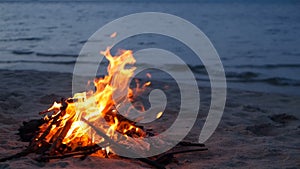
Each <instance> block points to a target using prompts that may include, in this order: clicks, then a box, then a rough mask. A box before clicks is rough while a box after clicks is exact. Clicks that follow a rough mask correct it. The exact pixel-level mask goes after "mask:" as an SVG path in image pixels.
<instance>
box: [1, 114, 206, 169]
mask: <svg viewBox="0 0 300 169" xmlns="http://www.w3.org/2000/svg"><path fill="white" fill-rule="evenodd" d="M43 122H44V121H43V119H40V120H30V121H29V122H23V126H21V127H20V129H19V135H20V138H21V141H26V142H28V141H30V140H32V139H33V138H34V135H35V133H36V132H37V131H38V129H39V126H40V125H41V124H43ZM182 147H189V148H188V149H183V148H182ZM191 147H197V148H193V149H190V148H191ZM45 149H46V148H45ZM176 149H180V150H176ZM41 150H42V149H38V150H37V151H34V149H31V148H30V146H28V148H27V149H25V150H24V151H22V152H20V153H17V154H15V155H13V156H10V157H7V158H2V159H0V162H3V161H7V160H11V159H15V158H19V157H22V156H26V155H28V154H30V153H37V154H40V155H39V157H38V158H36V160H37V161H39V162H49V161H50V160H53V159H63V158H68V157H79V159H81V160H84V159H85V158H87V157H88V156H89V155H92V154H94V153H96V152H97V154H98V156H99V154H100V153H102V154H103V156H102V157H105V158H114V157H113V155H109V154H107V153H106V151H105V150H104V149H103V148H102V147H100V146H99V145H97V144H95V145H91V146H85V147H81V148H78V149H76V150H75V151H71V152H67V153H63V154H54V155H53V154H51V155H50V153H49V152H47V151H41ZM205 150H207V148H205V145H204V144H199V143H190V142H180V143H179V144H178V145H177V146H176V147H174V148H173V149H172V150H170V151H168V152H166V153H163V154H161V155H158V156H155V157H151V158H138V159H137V160H140V161H142V162H145V163H147V164H149V165H151V166H153V167H156V168H165V167H164V166H165V165H167V164H170V163H172V162H174V161H176V158H175V157H174V155H175V154H180V153H188V152H195V151H205ZM101 151H102V152H101ZM99 157H101V156H99Z"/></svg>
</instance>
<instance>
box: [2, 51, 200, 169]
mask: <svg viewBox="0 0 300 169" xmlns="http://www.w3.org/2000/svg"><path fill="white" fill-rule="evenodd" d="M102 54H103V55H104V56H105V57H106V58H107V59H108V60H109V61H110V64H109V66H108V68H107V72H108V75H107V76H105V77H104V78H99V79H95V80H94V86H95V88H96V90H95V91H87V92H83V93H76V94H75V95H74V97H72V98H68V99H61V101H60V102H54V103H53V105H52V106H51V107H50V108H48V109H47V110H45V111H42V112H40V114H41V115H45V117H44V119H43V120H40V121H39V122H38V123H37V124H36V125H33V126H36V127H38V130H36V129H34V130H33V131H36V133H35V134H32V133H31V134H25V136H26V137H27V140H28V137H32V136H33V135H34V137H33V138H32V139H31V142H30V144H29V146H28V147H27V149H26V150H24V151H23V152H21V153H18V154H16V155H14V156H11V157H8V158H4V159H0V161H5V160H9V159H12V158H16V157H20V156H24V155H27V154H29V153H38V154H41V156H40V157H39V158H37V160H39V161H48V160H50V159H56V158H66V157H70V156H80V157H81V158H85V157H87V156H88V155H91V154H93V155H95V156H99V157H108V155H109V154H110V153H113V152H114V149H113V148H112V147H120V146H125V147H126V148H127V149H128V151H130V153H134V151H131V150H130V148H138V149H140V150H144V151H148V150H149V149H150V148H151V147H149V144H147V143H146V142H142V141H141V142H139V143H138V144H137V142H134V143H135V145H134V146H133V145H123V143H124V140H134V139H132V138H145V137H151V136H153V135H154V134H153V133H149V132H146V131H145V130H144V128H143V127H142V126H138V125H137V124H136V122H133V121H130V120H128V119H127V118H125V117H124V116H122V115H120V114H119V113H118V111H117V108H116V107H118V106H120V105H121V104H123V103H124V102H125V103H126V102H127V103H132V102H133V101H134V98H135V96H136V95H138V94H140V93H141V92H143V91H144V90H145V89H146V87H148V86H150V85H151V82H150V81H147V82H146V83H144V85H140V84H139V85H137V86H136V88H135V89H131V88H129V87H128V86H129V82H130V80H131V77H132V76H133V73H134V70H135V67H133V66H132V67H129V68H128V65H133V64H134V63H135V59H134V57H133V55H132V51H130V50H125V51H121V53H120V55H119V56H112V55H111V54H110V52H109V49H107V50H106V51H105V52H102ZM147 77H151V75H150V74H147ZM114 94H117V95H118V96H120V97H118V98H117V99H116V98H114V97H113V95H114ZM124 95H125V96H124ZM139 105H140V106H141V105H142V104H139ZM140 108H141V110H144V108H143V106H141V107H140ZM157 113H158V114H157V116H156V117H157V118H160V117H161V116H162V114H163V112H157ZM24 125H27V124H24ZM33 133H34V132H33ZM116 133H119V135H116ZM136 145H139V146H136ZM182 145H183V146H184V145H185V146H186V145H188V146H195V145H196V146H201V147H202V146H203V145H202V144H201V145H199V144H182ZM196 150H197V151H202V150H205V149H203V148H201V149H196ZM194 151H195V150H194ZM182 152H185V151H182ZM176 153H180V152H175V153H173V154H176ZM170 155H171V154H166V156H163V155H162V156H160V157H159V158H158V160H159V161H163V160H162V159H164V158H165V157H167V156H168V157H169V156H170ZM140 160H141V161H143V162H146V163H148V164H151V165H153V166H155V167H158V168H163V165H161V164H159V163H158V162H157V161H153V160H150V159H147V158H140Z"/></svg>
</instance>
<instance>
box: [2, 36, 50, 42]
mask: <svg viewBox="0 0 300 169" xmlns="http://www.w3.org/2000/svg"><path fill="white" fill-rule="evenodd" d="M45 39H46V38H43V37H22V38H11V39H0V41H1V42H8V41H13V42H14V41H42V40H45Z"/></svg>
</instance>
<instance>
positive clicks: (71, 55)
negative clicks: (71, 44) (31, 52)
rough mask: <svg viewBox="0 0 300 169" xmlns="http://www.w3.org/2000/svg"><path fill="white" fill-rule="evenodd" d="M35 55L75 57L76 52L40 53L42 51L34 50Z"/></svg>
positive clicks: (76, 55)
mask: <svg viewBox="0 0 300 169" xmlns="http://www.w3.org/2000/svg"><path fill="white" fill-rule="evenodd" d="M35 54H36V55H37V56H43V57H74V58H77V57H78V54H65V53H42V52H36V53H35Z"/></svg>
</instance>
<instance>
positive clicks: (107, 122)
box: [36, 34, 159, 152]
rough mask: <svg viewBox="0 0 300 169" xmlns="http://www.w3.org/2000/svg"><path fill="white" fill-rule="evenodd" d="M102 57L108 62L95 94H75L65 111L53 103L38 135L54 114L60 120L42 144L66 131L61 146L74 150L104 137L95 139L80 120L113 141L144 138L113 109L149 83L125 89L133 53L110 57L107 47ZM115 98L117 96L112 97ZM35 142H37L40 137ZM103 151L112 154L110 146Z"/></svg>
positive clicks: (91, 131) (95, 83)
mask: <svg viewBox="0 0 300 169" xmlns="http://www.w3.org/2000/svg"><path fill="white" fill-rule="evenodd" d="M114 36H116V34H115V35H114ZM101 54H102V55H104V56H105V57H106V58H107V59H108V60H109V63H110V64H109V66H108V68H107V73H108V74H107V75H106V76H105V77H104V78H99V79H95V80H94V81H93V83H94V86H95V88H96V91H89V92H88V93H87V92H82V93H76V94H75V95H74V97H73V98H69V99H67V100H76V101H73V102H68V104H67V107H66V109H65V110H61V108H62V106H63V104H62V103H57V102H54V103H53V105H52V106H51V107H50V108H49V109H48V110H47V112H50V111H54V112H55V113H54V114H53V115H52V116H51V117H48V116H46V117H45V119H46V120H47V121H48V122H47V123H45V124H43V125H42V126H41V127H40V133H41V134H40V135H39V136H41V135H42V133H43V132H45V130H46V128H47V127H49V126H50V124H51V123H52V122H53V120H54V118H53V117H54V116H55V115H57V114H59V113H61V117H60V118H58V119H57V123H55V125H52V128H51V130H50V132H49V134H48V135H47V136H46V137H45V141H47V142H49V143H52V142H54V140H55V139H57V138H58V137H60V135H61V133H62V132H63V130H65V129H66V128H67V131H66V132H65V135H64V137H63V138H62V139H63V141H62V143H63V144H65V145H67V146H69V147H71V148H73V149H74V148H76V147H77V146H78V145H81V146H86V145H90V144H95V143H101V142H102V141H103V138H101V137H100V136H97V134H96V133H95V132H94V131H93V130H92V129H91V127H90V126H89V125H88V124H86V123H85V122H83V121H81V117H84V118H85V119H86V120H88V121H89V122H93V123H95V124H96V125H97V127H99V128H101V129H102V130H103V131H104V132H105V133H106V134H107V135H108V136H110V137H111V138H112V139H117V138H114V137H115V136H114V135H115V134H114V133H115V132H119V133H121V134H122V135H124V136H125V137H127V136H129V135H130V136H131V137H145V135H146V134H145V132H144V131H143V130H141V129H140V128H138V127H136V126H135V125H134V124H133V123H131V122H130V121H122V120H120V119H119V118H118V114H117V111H116V110H115V109H114V106H117V105H118V104H119V103H120V102H122V101H124V100H126V99H127V101H128V100H129V101H130V98H131V97H132V96H133V95H134V93H136V92H141V91H142V90H144V88H145V87H147V86H149V85H151V82H147V83H145V84H144V85H143V86H142V87H140V86H137V89H135V90H133V89H130V88H129V87H128V86H129V83H130V80H131V77H132V76H133V74H134V71H135V69H136V68H135V67H134V66H132V65H133V64H134V63H135V62H136V60H135V59H134V57H133V54H132V51H130V50H122V51H120V54H119V55H118V56H112V55H111V53H110V49H109V48H107V49H106V51H103V52H101ZM147 76H148V77H151V75H150V74H147ZM124 94H125V95H124ZM115 95H116V97H113V96H115ZM124 96H125V98H124ZM158 118H159V117H158ZM101 120H102V121H101ZM103 120H104V122H103ZM57 133H60V134H57ZM133 133H134V134H133ZM36 139H39V137H37V138H36ZM105 149H106V150H107V152H109V151H111V149H110V148H109V147H106V148H105Z"/></svg>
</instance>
